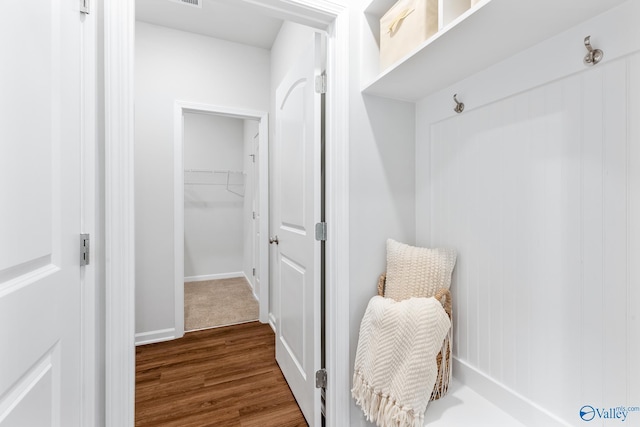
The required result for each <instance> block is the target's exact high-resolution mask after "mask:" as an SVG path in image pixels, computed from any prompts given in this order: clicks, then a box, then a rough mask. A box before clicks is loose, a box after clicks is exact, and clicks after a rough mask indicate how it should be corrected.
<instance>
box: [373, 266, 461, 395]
mask: <svg viewBox="0 0 640 427" xmlns="http://www.w3.org/2000/svg"><path fill="white" fill-rule="evenodd" d="M386 281H387V275H386V274H385V273H383V274H381V275H380V279H378V295H380V296H384V287H385V283H386ZM434 297H435V299H437V300H438V301H440V303H441V304H442V307H443V308H444V311H445V312H446V313H447V316H449V319H450V320H451V322H452V324H451V328H450V329H449V333H448V334H447V337H446V338H445V339H444V342H443V344H442V349H441V350H440V352H439V353H438V356H437V357H436V360H437V362H438V376H437V378H436V384H435V385H434V387H433V392H431V399H430V400H437V399H439V398H441V397H442V396H444V395H445V394H446V393H447V390H448V389H449V382H450V381H451V345H452V344H453V341H452V332H453V318H452V317H451V312H452V310H451V293H450V292H449V290H448V289H445V288H441V289H439V290H438V291H437V292H436V294H435V295H434ZM443 355H444V356H443ZM443 359H444V361H443Z"/></svg>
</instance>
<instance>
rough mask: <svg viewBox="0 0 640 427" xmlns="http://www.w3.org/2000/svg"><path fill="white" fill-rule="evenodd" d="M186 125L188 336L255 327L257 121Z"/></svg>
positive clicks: (205, 118)
mask: <svg viewBox="0 0 640 427" xmlns="http://www.w3.org/2000/svg"><path fill="white" fill-rule="evenodd" d="M183 122H184V129H183V146H184V147H183V152H184V159H183V161H184V164H183V170H184V193H183V194H184V214H183V216H184V317H185V332H188V331H195V330H200V329H208V328H214V327H220V326H228V325H234V324H238V323H245V322H250V321H254V320H258V315H259V312H258V301H259V298H258V294H259V292H260V287H259V286H260V268H259V267H260V266H259V262H260V253H259V247H260V228H259V221H260V203H259V195H260V191H259V190H260V180H259V176H258V173H259V168H258V164H257V162H259V158H260V157H259V153H258V150H259V136H260V134H259V129H258V128H259V121H258V120H255V119H238V118H234V117H226V116H224V115H218V114H207V113H192V112H187V113H184V115H183ZM256 161H257V162H256Z"/></svg>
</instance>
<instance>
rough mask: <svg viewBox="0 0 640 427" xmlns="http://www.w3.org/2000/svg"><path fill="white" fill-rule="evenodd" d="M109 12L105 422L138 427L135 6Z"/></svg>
mask: <svg viewBox="0 0 640 427" xmlns="http://www.w3.org/2000/svg"><path fill="white" fill-rule="evenodd" d="M103 7H104V84H105V99H104V114H105V254H104V259H105V303H106V307H105V419H106V426H107V427H126V426H133V425H134V416H135V411H134V396H135V360H136V359H135V345H134V344H135V338H134V335H135V305H134V301H135V253H134V245H135V240H134V236H135V233H134V203H133V202H134V199H133V192H134V190H133V182H134V181H133V141H134V134H133V131H134V93H133V84H134V68H133V63H134V42H135V2H132V1H130V0H110V1H106V2H104V4H103Z"/></svg>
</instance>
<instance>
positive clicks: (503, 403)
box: [453, 357, 579, 427]
mask: <svg viewBox="0 0 640 427" xmlns="http://www.w3.org/2000/svg"><path fill="white" fill-rule="evenodd" d="M453 376H454V377H456V379H458V380H459V381H460V382H461V383H463V384H464V385H466V386H467V387H469V388H471V389H472V390H473V391H475V392H476V393H478V394H480V395H481V396H483V397H484V398H486V399H487V400H489V401H490V402H491V403H493V404H494V405H496V406H497V407H499V408H500V409H501V410H503V411H504V412H506V413H507V414H509V415H511V416H512V417H514V418H515V419H517V420H519V421H520V422H521V423H523V424H525V425H527V426H545V427H556V426H571V424H569V423H567V422H566V421H564V420H562V419H560V418H558V417H557V416H556V415H554V414H552V413H551V412H549V411H547V410H546V409H544V408H543V407H541V406H540V405H538V404H536V403H534V402H532V401H531V400H529V399H527V398H526V397H524V396H522V395H521V394H519V393H518V392H516V391H514V390H511V389H510V388H509V387H507V386H505V385H504V384H501V383H499V382H497V381H496V380H494V379H493V378H491V377H489V376H487V375H486V374H484V373H483V372H480V371H479V370H477V369H476V368H474V367H472V366H471V365H469V364H467V363H466V362H464V361H462V360H459V359H458V358H456V357H454V358H453ZM578 409H579V408H576V414H577V413H578V412H577V411H578Z"/></svg>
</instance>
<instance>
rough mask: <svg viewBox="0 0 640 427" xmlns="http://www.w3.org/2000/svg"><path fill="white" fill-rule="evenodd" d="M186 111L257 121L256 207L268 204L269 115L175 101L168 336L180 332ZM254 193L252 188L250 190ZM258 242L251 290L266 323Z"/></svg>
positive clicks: (263, 247)
mask: <svg viewBox="0 0 640 427" xmlns="http://www.w3.org/2000/svg"><path fill="white" fill-rule="evenodd" d="M186 112H195V113H205V114H216V115H221V116H226V117H231V118H237V119H243V120H258V121H259V124H258V135H259V139H260V140H261V141H260V148H259V149H260V153H259V155H258V156H256V162H258V161H259V159H261V161H262V164H261V165H260V167H259V174H260V175H259V176H257V177H256V180H257V182H258V185H259V186H261V188H260V189H259V190H258V192H259V197H260V206H268V197H269V186H268V183H269V180H268V173H269V172H268V171H269V164H268V163H267V159H268V155H267V153H268V152H267V150H268V149H269V148H268V147H269V142H268V135H269V115H268V114H267V113H266V112H263V111H254V110H245V109H241V108H233V107H227V106H220V105H211V104H202V103H198V102H190V101H181V100H177V101H176V102H175V104H174V120H173V123H174V186H173V191H174V193H173V194H174V209H173V214H174V269H175V277H174V282H175V294H174V295H175V325H176V326H175V331H174V335H173V336H171V337H170V338H169V339H174V338H180V337H182V336H183V335H184V161H183V159H184V153H183V147H184V141H183V136H184V135H183V134H184V132H183V128H184V121H183V115H184V113H186ZM254 193H255V191H254ZM268 221H269V215H268V211H267V210H266V209H265V210H264V212H263V215H260V217H259V218H258V219H257V227H258V230H259V232H261V233H262V235H265V236H266V235H268V227H269V223H268ZM257 243H258V249H257V250H258V251H259V252H260V259H259V262H260V265H259V266H256V271H261V272H264V273H263V274H264V276H263V277H264V278H266V279H263V280H261V281H260V288H257V289H255V290H254V291H255V294H256V295H257V296H258V297H259V301H258V304H259V320H260V321H261V322H262V323H267V321H268V320H267V319H268V310H269V280H268V277H269V265H268V264H267V260H268V257H267V254H268V250H269V248H268V246H269V244H268V241H266V240H263V241H260V242H257Z"/></svg>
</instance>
